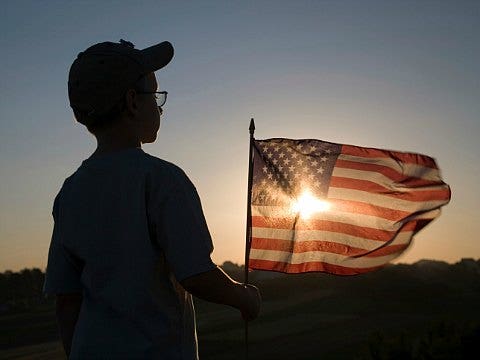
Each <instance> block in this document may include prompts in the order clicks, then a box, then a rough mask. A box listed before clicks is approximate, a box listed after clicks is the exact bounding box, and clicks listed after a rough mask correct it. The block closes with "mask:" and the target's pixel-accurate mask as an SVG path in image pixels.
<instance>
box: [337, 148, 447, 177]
mask: <svg viewBox="0 0 480 360" xmlns="http://www.w3.org/2000/svg"><path fill="white" fill-rule="evenodd" d="M338 159H339V160H346V161H353V162H357V163H367V164H375V165H381V166H386V167H389V168H390V169H393V170H395V171H397V172H398V173H400V174H403V175H405V176H406V177H416V178H421V179H424V180H430V181H442V178H441V177H440V171H439V170H438V169H432V168H430V167H426V166H421V165H416V164H408V163H403V162H401V161H396V160H394V159H391V158H383V157H382V158H367V157H361V156H354V155H345V154H340V155H339V156H338Z"/></svg>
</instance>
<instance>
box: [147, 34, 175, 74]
mask: <svg viewBox="0 0 480 360" xmlns="http://www.w3.org/2000/svg"><path fill="white" fill-rule="evenodd" d="M140 51H141V53H142V55H143V56H144V59H145V60H146V64H145V65H146V66H147V67H148V69H147V70H149V71H151V72H154V71H157V70H160V69H161V68H163V67H164V66H166V65H167V64H168V63H169V62H170V61H171V60H172V58H173V46H172V44H170V42H168V41H164V42H161V43H160V44H157V45H153V46H150V47H148V48H146V49H143V50H140Z"/></svg>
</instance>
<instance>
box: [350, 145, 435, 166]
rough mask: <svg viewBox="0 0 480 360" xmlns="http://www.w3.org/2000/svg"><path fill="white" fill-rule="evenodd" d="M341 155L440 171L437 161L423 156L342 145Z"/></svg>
mask: <svg viewBox="0 0 480 360" xmlns="http://www.w3.org/2000/svg"><path fill="white" fill-rule="evenodd" d="M341 153H342V154H345V155H352V156H360V157H365V158H389V159H393V160H398V161H401V162H403V163H406V164H415V165H421V166H426V167H429V168H432V169H438V167H437V164H435V160H434V159H433V158H431V157H429V156H426V155H421V154H414V153H407V152H400V151H389V150H380V149H374V148H365V147H360V146H353V145H342V151H341Z"/></svg>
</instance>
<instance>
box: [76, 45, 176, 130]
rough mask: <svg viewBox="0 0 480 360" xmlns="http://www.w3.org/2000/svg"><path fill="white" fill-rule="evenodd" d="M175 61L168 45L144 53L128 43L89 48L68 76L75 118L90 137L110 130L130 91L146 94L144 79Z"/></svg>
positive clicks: (146, 50) (144, 50)
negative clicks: (92, 134)
mask: <svg viewBox="0 0 480 360" xmlns="http://www.w3.org/2000/svg"><path fill="white" fill-rule="evenodd" d="M172 58H173V46H172V44H170V43H169V42H168V41H164V42H161V43H159V44H156V45H153V46H150V47H148V48H146V49H143V50H138V49H135V46H134V45H133V44H132V43H131V42H128V41H125V40H120V43H113V42H102V43H98V44H95V45H93V46H90V47H89V48H88V49H86V50H85V51H83V52H81V53H80V54H78V56H77V58H76V59H75V61H74V62H73V64H72V66H71V67H70V72H69V74H68V98H69V100H70V106H71V107H72V109H73V113H74V115H75V118H76V119H77V121H78V122H80V123H82V124H83V125H85V126H86V127H87V129H88V130H89V131H90V132H91V133H94V132H95V131H98V130H99V129H101V128H105V127H108V126H111V125H112V124H113V123H114V122H115V120H116V119H118V117H119V116H120V115H121V113H122V112H123V111H124V109H125V94H126V93H127V90H128V89H135V90H140V91H142V90H143V91H145V86H144V85H145V83H144V82H143V83H142V81H145V79H144V77H145V75H147V74H149V73H152V72H155V71H157V70H159V69H161V68H163V67H164V66H165V65H167V64H168V63H169V62H170V60H172ZM142 79H143V80H142ZM141 86H143V87H141Z"/></svg>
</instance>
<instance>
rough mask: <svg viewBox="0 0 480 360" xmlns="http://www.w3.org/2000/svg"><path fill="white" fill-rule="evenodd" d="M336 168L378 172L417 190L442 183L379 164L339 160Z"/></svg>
mask: <svg viewBox="0 0 480 360" xmlns="http://www.w3.org/2000/svg"><path fill="white" fill-rule="evenodd" d="M335 167H338V168H344V169H354V170H362V171H370V172H376V173H379V174H382V175H383V176H386V177H387V178H389V179H390V180H392V181H394V182H397V183H399V184H401V185H403V186H405V187H412V188H415V187H421V186H430V185H438V184H439V183H441V182H440V181H437V180H426V179H421V178H417V177H411V176H407V175H404V174H402V173H400V172H398V171H395V170H393V169H392V168H390V167H388V166H384V165H378V164H369V163H360V162H355V161H349V160H342V159H337V161H336V163H335Z"/></svg>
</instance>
